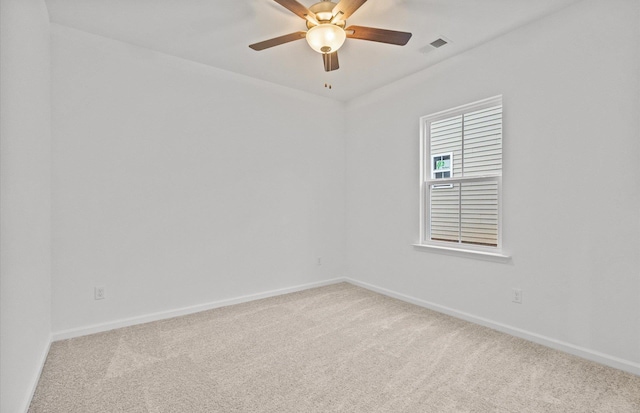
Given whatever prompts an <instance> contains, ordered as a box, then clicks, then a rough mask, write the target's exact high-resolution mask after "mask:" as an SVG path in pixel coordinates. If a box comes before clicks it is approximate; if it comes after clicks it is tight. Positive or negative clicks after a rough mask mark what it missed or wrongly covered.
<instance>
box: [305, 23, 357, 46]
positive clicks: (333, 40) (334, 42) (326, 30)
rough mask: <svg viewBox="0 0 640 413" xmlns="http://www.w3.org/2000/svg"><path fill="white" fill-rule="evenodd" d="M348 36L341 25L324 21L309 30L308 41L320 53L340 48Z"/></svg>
mask: <svg viewBox="0 0 640 413" xmlns="http://www.w3.org/2000/svg"><path fill="white" fill-rule="evenodd" d="M346 38H347V34H346V33H345V32H344V30H343V29H342V28H341V27H338V26H336V25H335V24H329V23H323V24H319V25H317V26H314V27H312V28H310V29H309V31H307V43H309V46H311V48H312V49H313V50H315V51H316V52H318V53H333V52H335V51H336V50H338V49H339V48H340V47H341V46H342V44H343V43H344V41H345V40H346Z"/></svg>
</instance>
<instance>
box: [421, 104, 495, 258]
mask: <svg viewBox="0 0 640 413" xmlns="http://www.w3.org/2000/svg"><path fill="white" fill-rule="evenodd" d="M420 123H421V154H420V157H421V167H420V169H421V172H420V174H421V179H420V181H421V194H420V195H421V196H420V200H421V201H420V218H421V219H420V244H419V245H422V246H435V247H441V248H449V249H451V248H452V249H460V250H466V251H478V252H482V251H487V252H498V251H499V250H500V249H501V248H502V240H501V217H500V213H501V207H500V194H501V191H502V97H501V96H498V97H494V98H490V99H485V100H483V101H480V102H476V103H472V104H469V105H464V106H461V107H458V108H455V109H451V110H447V111H444V112H439V113H436V114H433V115H429V116H424V117H422V118H420Z"/></svg>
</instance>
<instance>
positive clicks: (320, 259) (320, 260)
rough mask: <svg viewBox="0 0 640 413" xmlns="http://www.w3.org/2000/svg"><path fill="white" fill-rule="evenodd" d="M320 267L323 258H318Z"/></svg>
mask: <svg viewBox="0 0 640 413" xmlns="http://www.w3.org/2000/svg"><path fill="white" fill-rule="evenodd" d="M317 262H318V266H320V265H322V257H318V261H317Z"/></svg>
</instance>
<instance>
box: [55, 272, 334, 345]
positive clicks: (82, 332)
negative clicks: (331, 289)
mask: <svg viewBox="0 0 640 413" xmlns="http://www.w3.org/2000/svg"><path fill="white" fill-rule="evenodd" d="M344 281H346V280H345V279H344V278H333V279H330V280H325V281H318V282H313V283H307V284H301V285H297V286H294V287H287V288H281V289H277V290H271V291H266V292H262V293H257V294H249V295H244V296H241V297H236V298H229V299H225V300H220V301H214V302H210V303H204V304H198V305H194V306H189V307H183V308H177V309H174V310H168V311H161V312H157V313H152V314H145V315H141V316H137V317H130V318H123V319H120V320H115V321H109V322H107V323H101V324H93V325H89V326H85V327H79V328H73V329H69V330H62V331H56V332H54V333H53V341H59V340H66V339H69V338H74V337H81V336H86V335H89V334H95V333H101V332H103V331H109V330H115V329H116V328H122V327H129V326H133V325H137V324H144V323H149V322H152V321H158V320H165V319H167V318H172V317H178V316H182V315H187V314H193V313H199V312H201V311H206V310H211V309H214V308H219V307H225V306H228V305H233V304H240V303H246V302H248V301H253V300H259V299H261V298H268V297H275V296H278V295H283V294H289V293H294V292H296V291H302V290H308V289H309V288H315V287H322V286H325V285H331V284H336V283H339V282H344Z"/></svg>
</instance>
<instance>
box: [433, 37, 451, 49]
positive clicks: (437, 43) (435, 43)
mask: <svg viewBox="0 0 640 413" xmlns="http://www.w3.org/2000/svg"><path fill="white" fill-rule="evenodd" d="M447 43H449V42H447V41H446V40H444V39H443V38H440V39H437V40H434V41H432V42H431V43H429V44H430V45H431V46H433V47H435V48H436V49H437V48H439V47H442V46H444V45H445V44H447Z"/></svg>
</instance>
